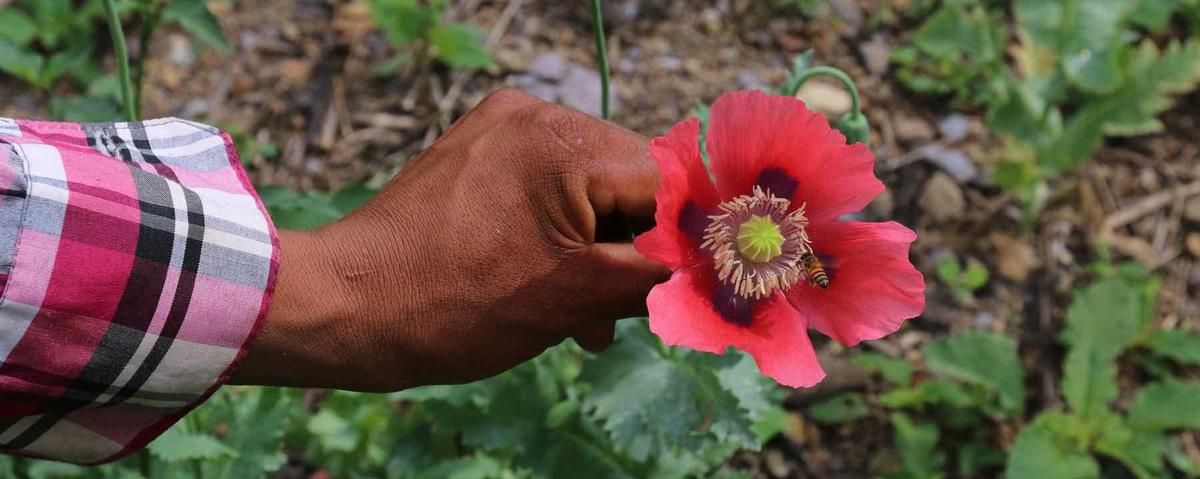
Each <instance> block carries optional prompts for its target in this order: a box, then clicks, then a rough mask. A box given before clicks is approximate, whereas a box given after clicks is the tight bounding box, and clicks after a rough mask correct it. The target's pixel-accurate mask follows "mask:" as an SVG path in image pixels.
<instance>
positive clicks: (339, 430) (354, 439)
mask: <svg viewBox="0 0 1200 479" xmlns="http://www.w3.org/2000/svg"><path fill="white" fill-rule="evenodd" d="M308 432H310V433H312V435H313V436H315V437H316V438H317V439H318V440H320V441H321V445H322V446H323V447H324V448H325V449H326V450H327V451H343V452H349V451H352V450H354V447H355V446H356V445H358V439H359V438H358V432H357V431H355V429H354V425H353V424H351V423H350V421H347V420H346V419H344V418H342V417H341V416H339V415H337V413H335V412H333V411H330V410H329V409H321V411H320V412H318V413H317V414H315V415H313V416H312V417H311V418H309V419H308Z"/></svg>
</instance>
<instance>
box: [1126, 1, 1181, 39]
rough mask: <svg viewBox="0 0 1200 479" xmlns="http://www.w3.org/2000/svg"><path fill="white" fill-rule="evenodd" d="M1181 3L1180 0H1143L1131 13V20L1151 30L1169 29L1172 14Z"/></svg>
mask: <svg viewBox="0 0 1200 479" xmlns="http://www.w3.org/2000/svg"><path fill="white" fill-rule="evenodd" d="M1179 5H1180V2H1179V1H1178V0H1141V1H1139V2H1138V7H1137V10H1134V11H1133V12H1132V13H1130V14H1129V21H1130V22H1132V23H1134V24H1136V25H1140V26H1142V27H1144V28H1146V29H1148V30H1150V31H1154V32H1158V31H1163V30H1166V29H1167V26H1168V25H1169V24H1170V22H1171V15H1172V14H1173V13H1175V9H1176V8H1178V7H1179Z"/></svg>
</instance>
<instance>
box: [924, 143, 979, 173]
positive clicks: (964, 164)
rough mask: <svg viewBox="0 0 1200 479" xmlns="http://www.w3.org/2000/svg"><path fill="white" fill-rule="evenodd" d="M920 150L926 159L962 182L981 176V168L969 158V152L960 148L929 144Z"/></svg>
mask: <svg viewBox="0 0 1200 479" xmlns="http://www.w3.org/2000/svg"><path fill="white" fill-rule="evenodd" d="M918 151H919V154H920V156H921V157H922V158H924V159H925V160H926V161H929V162H930V163H933V164H934V165H936V166H937V167H938V168H941V169H942V171H944V172H946V173H947V174H949V175H950V176H952V177H954V179H956V180H958V181H960V182H962V183H969V182H972V181H975V179H976V178H978V177H979V169H978V168H976V167H975V164H974V163H972V162H971V160H970V158H967V154H966V153H963V151H962V150H960V149H958V148H951V147H947V146H942V145H938V144H929V145H925V146H922V147H921V148H920V149H919V150H918Z"/></svg>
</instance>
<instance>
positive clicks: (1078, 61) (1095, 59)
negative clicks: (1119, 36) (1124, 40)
mask: <svg viewBox="0 0 1200 479" xmlns="http://www.w3.org/2000/svg"><path fill="white" fill-rule="evenodd" d="M1123 47H1124V45H1114V46H1111V47H1106V48H1103V49H1100V50H1097V51H1092V50H1084V51H1081V52H1078V53H1075V54H1073V55H1068V56H1067V57H1066V58H1063V71H1065V72H1066V76H1067V80H1068V81H1070V82H1071V84H1073V85H1075V86H1076V87H1078V88H1079V89H1080V90H1083V91H1085V92H1088V93H1091V94H1093V95H1104V94H1107V93H1110V92H1112V91H1114V90H1116V89H1117V88H1118V87H1120V86H1121V83H1122V81H1123V80H1124V78H1123V77H1122V75H1121V73H1122V72H1121V66H1122V61H1121V60H1122V53H1123V52H1125V51H1126V49H1125V48H1123Z"/></svg>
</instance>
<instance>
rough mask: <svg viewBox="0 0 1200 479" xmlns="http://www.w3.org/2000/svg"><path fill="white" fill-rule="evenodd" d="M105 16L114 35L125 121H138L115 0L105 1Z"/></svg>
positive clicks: (114, 50) (127, 57) (114, 52)
mask: <svg viewBox="0 0 1200 479" xmlns="http://www.w3.org/2000/svg"><path fill="white" fill-rule="evenodd" d="M101 3H103V4H104V16H105V18H106V19H107V20H108V30H109V33H111V34H112V41H113V54H114V55H115V56H116V57H117V58H116V59H117V75H118V76H119V77H120V80H121V84H120V87H121V103H122V106H123V107H124V110H125V119H126V120H128V121H137V119H138V113H137V108H136V107H135V106H134V98H133V81H132V80H131V79H130V77H129V52H128V51H127V49H126V46H125V31H124V30H122V29H121V17H120V16H119V15H117V7H116V5H114V4H113V0H103V1H102V2H101Z"/></svg>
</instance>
